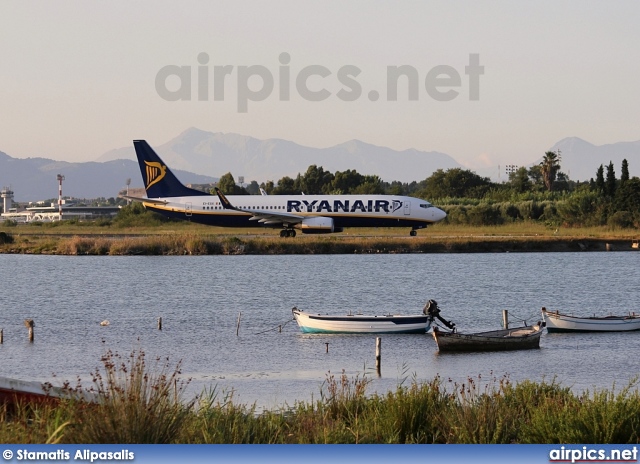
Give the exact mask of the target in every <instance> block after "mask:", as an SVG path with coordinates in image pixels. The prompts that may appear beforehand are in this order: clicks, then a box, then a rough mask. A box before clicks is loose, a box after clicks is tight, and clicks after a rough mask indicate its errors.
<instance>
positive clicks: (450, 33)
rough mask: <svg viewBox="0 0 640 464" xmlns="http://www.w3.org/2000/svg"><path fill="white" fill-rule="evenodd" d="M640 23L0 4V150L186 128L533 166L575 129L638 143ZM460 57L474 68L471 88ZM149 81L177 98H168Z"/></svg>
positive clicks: (249, 4)
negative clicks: (473, 60)
mask: <svg viewBox="0 0 640 464" xmlns="http://www.w3.org/2000/svg"><path fill="white" fill-rule="evenodd" d="M639 18H640V2H635V1H618V2H596V1H591V2H588V1H557V0H553V1H537V2H515V1H508V2H507V1H504V2H502V1H456V2H451V1H415V2H410V1H405V2H398V1H394V2H391V1H389V2H386V1H347V2H343V1H323V2H314V3H311V2H302V1H269V2H266V1H246V2H242V1H229V2H226V1H217V2H213V1H183V2H168V1H155V0H154V1H136V2H130V1H111V2H85V1H56V2H50V1H24V2H22V1H4V2H1V3H0V79H1V84H2V85H1V87H0V89H1V90H0V92H1V93H0V95H1V100H0V151H4V152H6V153H7V154H9V155H11V156H13V157H17V158H25V157H33V156H42V157H47V158H53V159H57V160H67V161H91V160H95V159H96V158H97V157H98V156H100V155H101V154H103V153H104V152H106V151H108V150H110V149H112V148H119V147H123V146H127V145H129V144H131V140H132V139H139V138H145V139H147V140H148V141H149V142H150V143H151V145H160V144H163V143H165V142H167V141H168V140H169V139H171V138H173V137H175V136H176V135H178V134H179V133H180V132H182V131H183V130H185V129H187V128H188V127H192V126H194V127H198V128H200V129H203V130H207V131H213V132H235V133H240V134H244V135H250V136H253V137H258V138H263V139H264V138H283V139H288V140H293V141H295V142H297V143H300V144H303V145H310V146H314V147H327V146H331V145H335V144H338V143H342V142H345V141H347V140H350V139H360V140H363V141H365V142H368V143H372V144H376V145H383V146H388V147H391V148H394V149H406V148H417V149H420V150H427V151H430V150H437V151H441V152H445V153H447V154H449V155H451V156H453V157H454V158H455V159H456V160H457V161H459V162H460V163H462V164H465V165H466V166H468V167H471V168H480V167H483V166H493V165H498V164H509V163H514V164H527V163H531V162H533V161H535V160H536V159H537V158H539V157H540V156H542V154H543V153H544V151H545V150H547V149H548V148H550V147H551V146H552V145H553V144H554V143H555V142H557V141H559V140H560V139H562V138H564V137H568V136H577V137H581V138H583V139H585V140H587V141H589V142H591V143H594V144H596V145H601V144H605V143H614V142H618V141H633V140H638V139H640V125H639V121H640V105H639V103H640V83H639V77H640V27H638V19H639ZM283 53H285V54H288V56H289V60H288V62H286V60H285V62H284V63H283V62H282V60H283V58H282V56H281V55H282V54H283ZM201 54H202V55H201ZM471 55H477V56H478V57H479V66H482V67H484V74H482V75H479V74H476V76H475V78H476V79H477V82H478V84H479V85H478V89H477V90H478V91H479V95H478V99H477V100H474V99H473V95H472V94H473V91H472V90H471V91H470V85H471V84H472V83H471V82H470V81H471V80H472V79H473V76H471V75H469V74H465V67H466V66H469V64H470V56H471ZM199 57H200V59H201V62H200V63H199V62H198V59H199ZM203 64H204V65H203ZM171 65H173V66H179V67H183V68H167V66H171ZM403 65H404V66H406V67H407V68H410V69H412V70H413V71H412V72H414V73H415V75H416V76H417V81H415V82H418V88H417V97H416V96H415V95H416V94H415V90H414V98H413V99H410V92H409V88H408V85H407V81H408V79H407V78H406V77H403V78H401V79H399V84H398V97H397V101H389V100H390V98H389V96H388V94H387V85H388V81H387V67H397V66H403ZM222 66H229V68H227V71H228V73H227V74H228V75H227V76H226V77H225V76H224V75H223V74H222V73H220V72H219V70H220V69H222V68H220V69H217V68H216V67H222ZM438 66H440V67H439V68H438ZM309 67H311V68H309ZM281 68H282V69H281ZM433 68H436V69H435V70H433ZM175 69H181V71H180V72H190V73H191V82H189V81H187V80H186V79H185V78H184V74H181V76H182V77H179V76H178V75H177V74H176V73H175V72H173V73H172V72H171V71H172V70H175ZM216 69H217V71H218V72H217V74H216ZM318 69H324V70H327V71H328V72H329V73H330V74H328V75H325V76H324V77H323V76H321V75H317V70H318ZM354 69H357V70H359V74H357V76H356V75H354V72H353V70H354ZM185 70H186V71H185ZM310 70H311V71H313V72H310V73H309V71H310ZM341 70H342V71H341ZM432 70H433V71H432ZM443 70H444V74H442V72H443ZM203 71H205V72H206V73H208V79H205V78H202V79H200V78H201V77H202V76H203V74H201V73H202V72H203ZM265 72H266V73H267V74H268V75H269V76H271V77H272V78H273V90H271V91H269V90H270V89H269V85H268V84H269V83H268V82H267V81H268V76H267V77H265V76H264V74H265ZM340 72H344V73H345V74H343V75H341V74H340ZM163 73H165V74H163ZM260 73H261V74H260ZM287 73H288V74H289V83H288V85H287V79H286V74H287ZM305 73H309V75H306V76H305V75H304V74H305ZM314 73H315V75H314ZM253 74H255V75H253ZM325 74H326V73H325ZM349 74H350V75H349ZM456 75H457V76H458V77H459V80H458V81H457V82H456V77H455V76H456ZM434 76H435V77H434ZM219 78H224V88H223V89H222V88H220V87H219V88H218V89H217V90H216V91H214V90H215V89H214V87H215V79H219ZM158 79H159V80H160V81H161V85H162V86H164V89H165V90H166V92H170V93H171V92H173V93H172V94H171V95H173V97H172V98H177V97H179V96H180V95H182V97H183V100H178V101H169V100H168V99H167V98H163V97H162V95H160V94H159V92H158V90H157V82H156V81H157V80H158ZM438 79H440V80H438ZM447 79H449V81H450V82H449V84H451V85H448V86H447V85H443V83H445V84H446V82H445V81H446V80H447ZM298 80H301V82H302V87H301V88H302V91H299V88H298V85H297V81H298ZM188 84H190V87H191V89H190V90H191V92H188V91H189V88H188ZM218 84H219V82H218ZM456 84H459V85H456ZM438 85H439V86H438ZM427 87H429V90H430V91H431V93H433V89H434V88H435V90H436V92H440V94H437V93H436V94H435V98H434V97H433V95H431V94H430V92H429V91H427ZM247 89H250V90H247ZM261 89H262V91H261ZM305 89H307V90H305ZM358 89H360V95H359V96H358V93H357V90H358ZM321 90H324V95H322V94H314V95H316V97H312V98H310V97H309V95H308V94H307V93H306V92H307V91H309V92H317V91H321ZM341 90H342V91H343V94H340V93H339V92H340V91H341ZM207 91H208V95H206V93H207ZM371 91H376V92H378V95H379V98H378V99H377V100H375V99H374V98H373V96H372V94H371V93H370V92H371ZM447 91H453V92H457V95H456V94H455V93H450V94H444V92H447ZM166 92H165V93H166ZM180 92H182V93H180ZM185 92H186V93H185ZM216 92H217V95H216ZM251 92H253V94H252V95H253V96H252V95H250V93H251ZM287 92H288V94H289V97H288V100H287V98H286V94H287ZM344 92H347V95H348V96H350V97H351V98H352V99H353V98H355V97H357V98H355V100H353V101H345V100H346V99H345V98H341V97H340V96H339V95H343V96H344ZM161 93H162V92H161ZM281 93H282V95H281ZM185 95H187V96H188V99H184V96H185ZM439 95H440V96H439ZM442 95H448V96H449V97H451V96H452V95H453V96H454V97H455V98H452V99H451V98H450V99H449V101H442V100H444V97H442ZM319 97H321V98H319ZM222 98H224V100H223V101H222ZM313 98H316V99H321V101H310V100H312V99H313ZM258 99H261V100H262V101H252V100H258ZM244 102H246V111H245V112H243V111H242V110H241V107H242V106H243V103H244ZM318 161H319V162H320V163H321V162H322V160H318ZM209 174H211V175H214V174H215V173H209Z"/></svg>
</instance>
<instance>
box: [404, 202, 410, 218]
mask: <svg viewBox="0 0 640 464" xmlns="http://www.w3.org/2000/svg"><path fill="white" fill-rule="evenodd" d="M410 214H411V202H410V201H405V202H404V215H405V216H409V215H410Z"/></svg>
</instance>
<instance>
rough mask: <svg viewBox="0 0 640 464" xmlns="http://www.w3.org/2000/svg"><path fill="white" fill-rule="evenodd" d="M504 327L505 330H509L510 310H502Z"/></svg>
mask: <svg viewBox="0 0 640 464" xmlns="http://www.w3.org/2000/svg"><path fill="white" fill-rule="evenodd" d="M502 325H503V326H504V328H505V329H508V328H509V310H508V309H503V310H502Z"/></svg>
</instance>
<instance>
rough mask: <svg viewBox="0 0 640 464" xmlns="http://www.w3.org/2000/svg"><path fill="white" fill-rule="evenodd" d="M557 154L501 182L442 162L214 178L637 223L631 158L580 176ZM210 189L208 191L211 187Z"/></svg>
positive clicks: (457, 217) (562, 220)
mask: <svg viewBox="0 0 640 464" xmlns="http://www.w3.org/2000/svg"><path fill="white" fill-rule="evenodd" d="M561 162H562V154H561V152H560V151H559V150H558V151H555V152H554V151H548V152H546V153H545V155H544V157H543V159H542V162H541V163H539V164H536V165H534V166H531V167H529V168H526V167H521V168H519V169H518V170H516V171H515V172H513V173H511V174H510V175H509V179H508V181H506V182H492V181H491V180H490V179H489V178H488V177H482V176H480V175H478V174H476V173H475V172H473V171H471V170H468V169H463V168H452V169H447V170H443V169H439V170H437V171H435V172H434V173H433V174H431V175H430V176H429V177H427V178H425V179H424V180H421V181H414V182H410V183H403V182H399V181H393V182H385V181H383V180H381V179H380V177H379V176H377V175H365V174H360V173H358V172H357V171H355V170H352V169H349V170H346V171H336V172H335V173H332V172H330V171H327V170H325V169H323V167H322V166H317V165H311V166H309V167H308V169H307V170H306V171H305V172H304V173H298V175H297V176H296V177H295V178H292V177H289V176H284V177H282V178H281V179H280V180H278V181H277V182H274V181H268V182H263V183H262V184H258V183H257V182H256V181H252V182H250V183H249V184H248V185H247V186H246V187H245V186H240V185H237V184H236V181H235V179H234V177H233V175H232V174H231V173H227V174H225V175H223V176H222V177H221V178H220V181H219V182H218V184H217V186H218V187H219V188H220V190H221V191H222V192H223V193H225V194H232V195H259V194H260V189H263V190H264V191H265V192H266V193H268V194H269V195H296V194H302V193H304V194H307V195H314V194H333V195H340V194H387V195H407V196H414V197H418V198H423V199H426V200H428V201H430V202H432V203H434V204H436V205H438V206H439V207H441V208H443V209H444V210H445V211H447V213H448V217H447V219H446V220H445V221H446V222H449V223H455V224H469V225H498V224H504V223H507V222H514V221H527V220H529V221H543V222H545V223H547V224H549V225H550V226H559V225H565V226H601V225H609V226H612V227H625V228H629V227H636V228H637V227H639V226H640V178H638V177H630V176H629V163H628V162H627V160H626V159H625V160H623V161H622V165H621V167H620V177H619V178H618V177H617V176H616V171H615V166H614V165H613V163H612V162H610V163H609V164H608V165H606V166H605V165H600V166H599V167H597V168H595V169H594V177H593V178H591V179H590V180H589V181H584V182H578V181H573V180H571V179H569V176H568V175H566V174H565V173H564V172H562V170H561ZM212 193H213V192H212Z"/></svg>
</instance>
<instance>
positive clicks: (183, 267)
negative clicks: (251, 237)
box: [0, 252, 640, 407]
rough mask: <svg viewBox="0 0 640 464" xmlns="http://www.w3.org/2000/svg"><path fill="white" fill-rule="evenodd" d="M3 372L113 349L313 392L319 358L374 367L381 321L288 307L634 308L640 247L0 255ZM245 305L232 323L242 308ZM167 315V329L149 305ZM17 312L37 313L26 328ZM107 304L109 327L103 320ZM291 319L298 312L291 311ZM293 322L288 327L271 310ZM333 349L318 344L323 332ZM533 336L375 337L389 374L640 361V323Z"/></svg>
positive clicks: (279, 388) (621, 369) (43, 369)
mask: <svg viewBox="0 0 640 464" xmlns="http://www.w3.org/2000/svg"><path fill="white" fill-rule="evenodd" d="M0 264H1V266H2V274H1V275H2V279H1V281H2V283H1V284H0V291H1V295H2V297H1V300H0V301H1V304H0V328H3V329H4V344H3V345H0V375H2V376H8V377H15V378H20V379H24V380H31V379H34V380H52V378H53V375H54V374H55V376H56V379H58V381H57V382H58V383H59V381H60V380H62V379H65V380H71V381H75V379H76V377H77V376H80V377H81V378H82V379H83V380H85V381H88V380H89V372H91V371H92V370H94V369H95V368H97V367H99V366H100V357H101V355H102V354H104V352H105V351H106V350H107V349H111V350H114V351H119V352H121V353H123V354H128V353H130V352H131V350H133V349H143V350H144V351H145V352H147V353H148V354H149V355H158V356H169V357H170V360H171V361H172V362H173V363H176V362H177V361H179V360H182V362H183V374H184V376H185V377H192V378H193V380H192V383H191V385H190V391H192V392H200V391H201V390H202V389H203V388H204V387H213V386H216V387H217V389H218V390H219V391H220V390H225V389H226V390H229V389H231V388H233V389H234V390H235V392H236V393H235V399H236V400H238V401H240V402H244V403H253V402H256V403H257V404H258V406H266V407H275V406H280V405H283V404H284V403H285V402H287V403H289V404H293V402H294V401H295V400H309V399H311V398H312V395H313V397H314V398H317V397H318V393H319V391H320V386H321V384H322V382H323V380H324V379H325V376H326V374H327V373H328V372H331V373H340V372H341V371H342V370H343V369H344V370H345V371H346V373H347V374H349V375H350V376H354V375H356V374H360V375H361V374H363V373H365V372H367V373H369V374H372V373H373V368H374V366H375V335H333V336H331V335H303V334H302V333H300V332H299V330H298V327H297V325H296V324H295V322H292V321H291V307H293V306H298V307H299V308H301V309H305V310H313V311H317V312H322V313H333V314H340V313H346V312H348V311H349V310H352V311H357V310H361V311H363V312H365V313H375V314H384V313H387V312H393V313H403V314H412V313H417V312H420V311H421V309H422V306H423V305H424V303H425V302H426V300H428V299H430V298H433V299H435V300H437V301H438V303H439V305H440V308H441V309H442V312H443V316H444V317H445V318H447V319H451V320H453V321H454V322H456V323H457V325H458V327H459V329H460V330H461V331H476V330H490V329H495V328H499V326H500V322H501V313H502V309H509V310H510V312H511V320H512V321H515V319H516V318H517V317H520V318H522V319H525V318H526V319H527V320H528V322H529V323H533V322H535V321H536V320H538V319H539V318H540V312H539V310H540V308H541V307H542V306H546V307H547V308H549V309H560V310H564V311H571V312H573V313H574V314H578V315H590V314H599V315H600V314H608V313H624V312H628V311H636V312H638V311H640V285H639V282H640V271H639V269H640V253H632V252H629V253H558V254H555V253H544V254H542V253H540V254H538V253H530V254H515V253H512V254H454V255H445V254H437V255H376V256H360V255H355V256H345V255H335V256H203V257H62V256H16V255H0ZM240 311H241V312H242V319H241V326H240V336H238V337H236V320H237V317H238V313H239V312H240ZM160 316H161V317H162V318H163V326H164V327H163V330H162V331H158V330H157V328H156V320H157V318H158V317H160ZM25 318H33V319H34V320H35V323H36V327H35V342H34V343H33V344H30V343H28V341H27V330H26V328H25V327H24V325H23V321H24V319H25ZM105 319H107V320H109V321H110V323H111V324H110V325H109V326H108V327H101V326H100V324H99V323H100V321H102V320H105ZM288 321H291V322H288ZM279 324H286V325H284V327H283V330H282V333H278V330H277V326H278V325H279ZM327 342H328V343H329V352H328V353H326V352H325V343H327ZM540 344H541V349H540V350H533V351H520V352H512V353H484V354H483V353H472V354H445V355H439V354H438V353H437V351H436V346H435V342H434V341H433V339H432V338H431V335H430V334H427V335H395V336H392V335H385V336H383V337H382V377H381V378H376V377H375V375H371V377H372V378H374V381H373V384H372V389H373V390H376V391H385V390H387V389H393V388H395V386H396V385H397V384H398V382H399V380H400V379H401V378H402V377H404V376H407V375H408V376H410V377H411V376H414V375H415V377H417V378H418V379H419V380H429V379H432V378H433V377H434V376H435V375H438V374H439V375H440V376H442V377H444V378H445V379H448V378H451V379H453V380H455V381H464V380H465V379H466V378H467V377H468V376H474V377H476V376H478V375H482V377H483V378H487V377H489V376H490V375H493V376H496V377H500V376H502V375H508V376H509V377H510V378H511V380H523V379H531V380H537V381H539V380H543V379H547V380H550V379H552V378H554V377H556V378H557V379H558V380H559V381H561V382H562V383H563V384H564V385H567V386H571V387H573V388H574V389H578V390H583V389H585V388H589V389H592V388H593V387H602V388H611V387H612V386H613V385H614V382H615V384H616V385H617V386H618V387H621V386H624V385H626V384H627V382H628V381H629V379H630V378H632V377H633V376H634V375H636V374H639V373H640V357H639V356H638V352H639V351H640V332H637V333H619V334H551V335H549V334H545V335H543V338H542V341H541V343H540Z"/></svg>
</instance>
